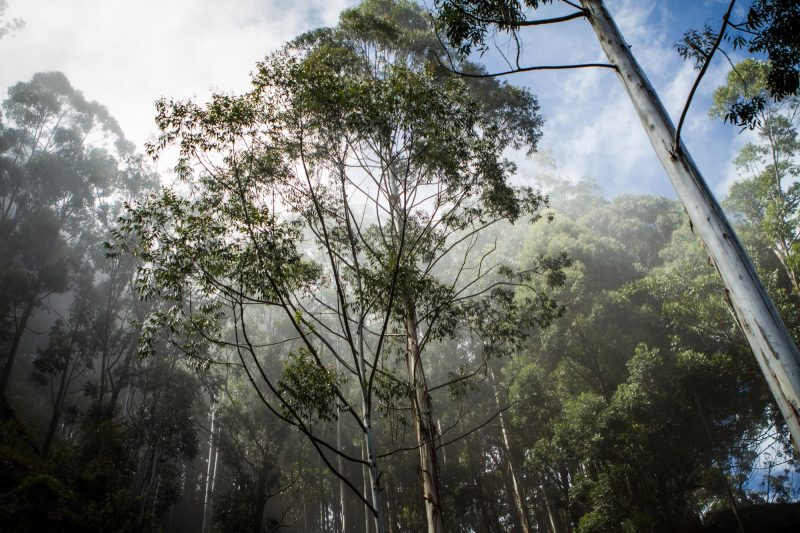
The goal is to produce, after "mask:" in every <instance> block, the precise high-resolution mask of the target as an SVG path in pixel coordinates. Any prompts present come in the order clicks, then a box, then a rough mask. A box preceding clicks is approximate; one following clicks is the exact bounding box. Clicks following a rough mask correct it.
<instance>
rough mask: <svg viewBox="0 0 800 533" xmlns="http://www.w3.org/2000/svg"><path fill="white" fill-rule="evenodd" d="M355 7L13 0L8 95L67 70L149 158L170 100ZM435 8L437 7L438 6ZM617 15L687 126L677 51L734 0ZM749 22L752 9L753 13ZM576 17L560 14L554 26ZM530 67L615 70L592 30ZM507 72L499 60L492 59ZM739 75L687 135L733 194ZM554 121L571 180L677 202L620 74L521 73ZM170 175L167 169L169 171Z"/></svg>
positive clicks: (633, 8)
mask: <svg viewBox="0 0 800 533" xmlns="http://www.w3.org/2000/svg"><path fill="white" fill-rule="evenodd" d="M354 3H355V2H353V1H352V0H308V1H305V2H302V1H301V2H292V1H290V0H227V1H224V2H223V1H220V0H104V1H102V2H98V1H97V0H10V1H9V9H8V12H7V13H6V17H21V18H23V19H24V20H25V21H26V27H25V28H24V29H22V30H21V31H19V32H18V33H17V34H16V35H14V36H10V37H6V38H4V39H3V40H0V64H2V65H3V68H2V69H0V87H3V88H4V87H7V86H9V85H11V84H12V83H14V82H16V81H19V80H26V79H29V78H30V77H31V76H32V75H33V74H34V73H35V72H38V71H42V70H61V71H63V72H64V73H65V74H66V75H67V76H68V77H69V78H70V80H71V81H72V83H73V85H74V86H75V87H77V88H79V89H81V90H82V91H83V92H84V93H85V95H86V96H87V97H89V98H91V99H95V100H98V101H99V102H101V103H103V104H105V105H106V106H107V107H108V108H109V109H110V110H111V112H112V114H113V115H114V116H116V117H117V118H118V120H119V121H120V123H121V125H122V127H123V129H124V130H125V132H126V133H127V135H128V137H129V138H130V139H131V140H133V141H134V142H135V143H137V145H139V146H141V145H142V144H143V143H144V141H146V140H147V139H149V138H151V137H152V136H153V135H154V133H155V126H154V123H153V116H154V108H153V102H154V100H155V99H157V98H158V97H160V96H168V97H192V96H194V97H198V98H200V99H203V98H205V97H206V96H207V95H208V94H209V92H210V91H211V90H223V91H233V92H237V91H242V90H245V89H246V88H247V84H248V73H249V72H250V71H251V70H252V69H253V66H254V65H255V62H256V61H257V60H259V59H261V58H262V57H263V56H264V55H265V54H267V53H269V52H270V51H271V50H275V49H276V48H278V47H279V46H280V45H281V44H283V43H284V42H285V41H287V40H288V39H291V38H292V37H294V36H296V35H298V34H299V33H301V32H303V31H306V30H309V29H311V28H314V27H318V26H321V25H332V24H334V23H335V22H336V19H337V17H338V13H339V12H340V11H341V10H342V9H343V8H345V7H347V6H350V5H353V4H354ZM428 3H431V0H428ZM607 4H608V7H609V10H610V11H611V13H612V15H613V16H614V17H615V19H616V21H617V24H618V25H619V26H620V28H621V30H622V32H623V34H624V35H625V37H626V39H627V40H628V42H629V44H630V45H631V46H632V50H633V52H634V54H635V55H636V57H637V58H638V60H639V62H640V63H641V64H642V66H643V68H644V70H645V72H647V73H648V75H649V76H650V78H651V81H652V82H653V84H654V85H655V87H656V89H657V91H658V92H659V94H660V95H661V97H662V99H663V100H664V104H665V106H666V107H667V109H668V111H669V112H670V113H671V114H672V115H673V117H677V115H678V114H679V113H680V109H681V108H682V106H683V102H684V100H685V98H686V95H687V94H688V91H689V88H690V87H691V84H692V81H693V79H694V76H695V71H693V70H692V69H691V66H690V65H688V64H685V63H684V62H683V61H682V60H681V59H680V58H679V57H678V55H677V53H676V52H675V51H674V49H673V44H674V43H675V41H677V40H678V39H679V38H680V36H681V34H682V32H683V31H684V30H685V29H686V28H688V27H696V28H700V27H702V25H703V23H704V22H706V21H708V22H709V23H710V24H711V25H712V26H715V27H716V26H718V25H719V23H720V21H721V17H722V13H723V12H724V10H725V8H726V6H727V1H726V0H694V1H691V0H660V1H659V0H608V1H607ZM740 4H741V7H740V8H739V10H740V11H739V15H740V16H741V15H742V14H743V10H744V7H745V6H746V5H747V4H748V2H745V1H743V0H742V1H740ZM564 9H565V8H564V7H557V6H556V7H553V8H548V10H546V11H544V12H542V13H541V14H539V15H537V16H547V15H548V14H550V13H555V12H557V11H559V10H561V11H564ZM523 42H524V55H523V60H524V62H525V63H527V64H531V65H532V64H543V63H547V64H554V63H559V62H585V61H597V60H603V58H602V53H601V51H600V48H599V46H598V44H597V41H596V39H595V37H594V34H593V33H592V32H591V29H590V28H589V26H588V24H587V23H586V22H585V21H582V20H577V21H572V22H568V23H565V24H559V25H557V26H551V27H539V28H536V29H534V30H531V31H527V32H525V33H524V39H523ZM484 59H485V60H486V62H487V63H488V64H489V66H490V67H492V66H495V65H499V64H500V63H499V62H498V61H499V56H497V54H491V53H490V54H487V55H486V56H485V58H484ZM726 72H727V65H726V64H725V62H724V61H722V59H721V57H720V58H718V59H717V60H716V61H715V63H714V66H713V67H712V68H711V69H710V70H709V72H708V74H707V75H706V78H705V80H704V83H703V85H702V86H701V88H700V91H699V93H698V95H697V96H696V97H695V101H694V104H693V106H692V112H691V113H690V115H689V118H688V122H687V124H686V126H685V130H684V140H685V142H686V143H687V145H688V147H689V150H690V151H691V153H692V155H693V157H694V158H695V160H696V162H697V163H698V165H699V166H700V169H701V170H702V171H703V173H704V175H705V177H706V179H707V181H708V182H709V183H710V184H711V186H712V189H713V190H714V191H715V192H716V193H717V194H718V195H721V194H724V191H725V190H726V189H727V185H728V184H729V183H730V181H731V180H733V179H735V176H736V173H735V169H734V168H733V166H732V164H731V161H732V159H733V157H734V156H735V154H736V152H737V151H738V149H739V147H740V146H741V145H742V144H743V143H744V142H746V140H747V139H748V135H747V134H744V135H738V131H737V130H736V129H735V128H732V127H731V126H728V125H723V124H722V123H721V122H718V121H712V120H711V119H709V118H708V116H707V110H708V107H709V105H710V97H711V93H712V91H713V88H714V87H715V86H716V85H718V84H719V83H721V81H722V80H723V79H724V76H725V74H726ZM507 80H508V81H509V82H512V83H516V84H520V85H525V86H528V87H530V88H531V89H532V90H533V91H534V92H535V93H536V94H537V95H538V96H539V98H540V101H541V104H542V113H543V115H544V117H545V119H546V125H545V130H544V138H543V140H542V143H541V146H540V148H541V151H542V153H543V154H546V155H547V159H550V160H554V161H555V162H556V164H557V169H558V172H559V173H561V174H563V175H565V176H569V177H573V178H579V177H582V176H589V177H592V178H594V179H595V180H597V181H598V182H599V183H600V184H601V186H602V187H603V189H604V191H605V192H606V194H607V195H608V196H616V195H618V194H621V193H625V192H652V193H657V194H667V195H670V196H673V193H672V189H671V186H670V184H669V182H668V181H667V179H666V177H665V175H664V173H663V170H662V169H661V167H660V165H659V163H658V161H657V159H656V158H655V155H654V154H653V152H652V149H651V148H650V146H649V144H648V141H647V139H646V137H645V136H644V133H643V131H642V128H641V126H640V125H639V123H638V119H637V118H636V116H635V114H634V112H633V109H632V107H631V104H630V103H629V102H628V101H627V98H626V96H625V94H624V93H623V91H622V88H621V85H620V83H619V82H618V81H617V79H616V77H615V74H614V73H613V72H612V71H610V70H606V69H603V70H599V69H595V70H591V71H589V70H580V71H560V72H545V73H529V74H521V75H516V76H512V77H509V78H507ZM513 157H514V159H515V160H517V162H518V164H519V176H518V180H520V181H522V182H530V181H534V180H535V175H536V174H537V173H538V172H541V169H542V168H543V163H542V162H541V159H542V158H537V157H534V158H533V159H532V160H531V159H528V158H525V157H524V156H523V155H522V154H513ZM165 169H166V167H165Z"/></svg>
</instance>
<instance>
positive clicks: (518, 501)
mask: <svg viewBox="0 0 800 533" xmlns="http://www.w3.org/2000/svg"><path fill="white" fill-rule="evenodd" d="M489 377H490V378H491V380H492V389H493V392H494V402H495V405H496V406H497V411H498V413H499V414H500V433H501V434H502V436H503V447H504V448H505V452H506V454H505V455H506V461H508V473H509V474H510V475H511V487H512V489H513V491H514V505H515V506H516V507H517V515H518V516H519V524H520V526H521V527H522V531H523V533H529V532H530V530H531V526H530V523H529V522H528V512H527V510H526V509H525V498H524V496H523V495H522V489H521V487H520V485H519V483H518V482H517V473H516V471H515V470H514V462H513V461H512V460H511V442H510V441H509V438H508V431H507V430H506V420H505V416H504V415H503V411H502V410H501V409H502V407H501V406H500V395H499V394H498V393H497V380H496V379H495V377H494V371H493V370H492V369H491V368H490V369H489Z"/></svg>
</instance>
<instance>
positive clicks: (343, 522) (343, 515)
mask: <svg viewBox="0 0 800 533" xmlns="http://www.w3.org/2000/svg"><path fill="white" fill-rule="evenodd" d="M336 369H337V370H338V369H339V366H338V363H337V366H336ZM336 449H337V450H339V451H341V450H342V428H341V420H340V419H339V417H338V416H337V417H336ZM336 462H337V466H338V467H339V473H340V474H342V475H344V466H343V464H342V456H341V455H338V456H337V458H336ZM339 531H340V532H341V533H345V531H347V512H346V511H345V485H344V480H343V479H341V478H340V479H339Z"/></svg>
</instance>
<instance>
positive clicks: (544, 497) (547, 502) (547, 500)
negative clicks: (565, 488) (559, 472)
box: [539, 484, 558, 533]
mask: <svg viewBox="0 0 800 533" xmlns="http://www.w3.org/2000/svg"><path fill="white" fill-rule="evenodd" d="M539 491H540V492H541V493H542V501H544V508H545V510H546V511H547V519H548V520H549V521H550V527H551V528H552V529H553V533H558V523H557V521H556V517H555V515H554V514H553V508H552V506H551V505H550V497H549V496H548V495H547V490H546V489H545V487H544V484H540V485H539Z"/></svg>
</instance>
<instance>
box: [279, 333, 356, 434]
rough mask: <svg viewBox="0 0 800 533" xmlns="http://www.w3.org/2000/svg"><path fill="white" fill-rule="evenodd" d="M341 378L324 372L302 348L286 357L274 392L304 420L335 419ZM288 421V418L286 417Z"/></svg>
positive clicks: (329, 372)
mask: <svg viewBox="0 0 800 533" xmlns="http://www.w3.org/2000/svg"><path fill="white" fill-rule="evenodd" d="M341 384H342V378H341V377H340V376H338V375H336V373H335V372H333V371H331V370H329V369H327V368H325V367H324V366H322V365H321V364H320V362H319V361H318V360H316V359H314V357H313V356H312V355H311V353H309V352H308V350H305V349H303V348H300V349H298V350H296V351H294V352H292V353H290V354H289V356H288V358H287V359H286V361H284V363H283V373H282V374H281V378H280V381H279V382H278V390H279V391H280V392H281V393H282V394H283V397H284V398H285V399H286V403H287V409H292V410H293V411H294V412H295V413H296V414H297V415H299V416H300V417H301V418H303V419H304V420H325V421H327V422H330V421H331V420H335V419H336V418H337V417H338V411H339V406H338V405H337V394H336V392H337V389H338V388H339V387H340V386H341ZM286 416H287V417H289V416H291V414H290V413H289V412H287V413H286Z"/></svg>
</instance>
